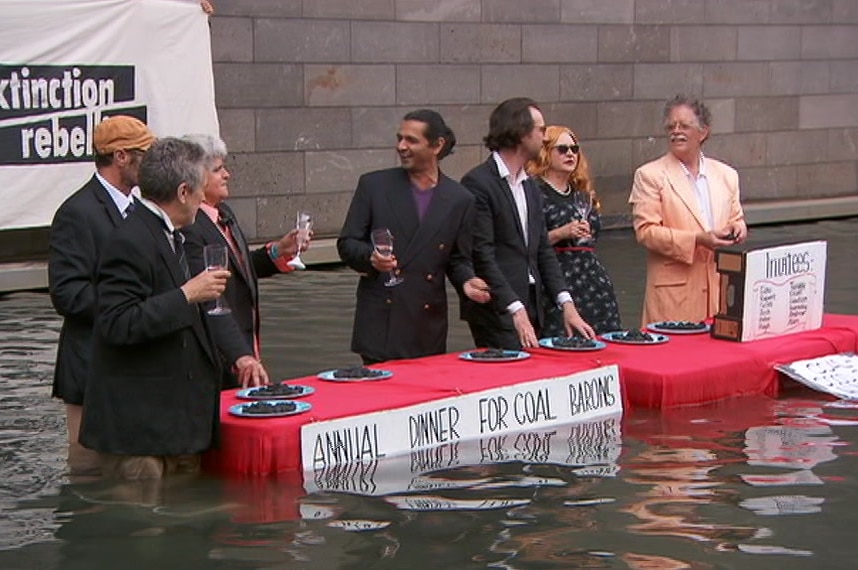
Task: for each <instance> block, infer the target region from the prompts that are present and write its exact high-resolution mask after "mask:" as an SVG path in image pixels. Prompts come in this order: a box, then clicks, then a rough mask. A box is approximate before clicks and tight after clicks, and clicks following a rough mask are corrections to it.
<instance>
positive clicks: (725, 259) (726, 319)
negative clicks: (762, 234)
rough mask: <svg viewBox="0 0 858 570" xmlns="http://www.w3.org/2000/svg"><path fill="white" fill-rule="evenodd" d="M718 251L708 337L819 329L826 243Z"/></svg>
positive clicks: (739, 337) (742, 338) (773, 334)
mask: <svg viewBox="0 0 858 570" xmlns="http://www.w3.org/2000/svg"><path fill="white" fill-rule="evenodd" d="M742 247H743V246H732V247H729V248H723V249H719V250H718V252H717V266H718V271H719V272H720V273H721V291H720V307H719V313H718V314H717V315H716V316H715V319H714V323H713V336H715V337H716V338H724V339H730V340H738V341H743V342H744V341H749V340H757V339H763V338H772V337H776V336H780V335H784V334H789V333H797V332H802V331H808V330H814V329H818V328H819V327H821V326H822V316H823V298H824V293H825V267H826V261H827V252H828V249H827V243H826V242H825V241H810V242H804V243H796V244H789V245H780V246H774V247H765V248H759V249H747V250H743V249H742Z"/></svg>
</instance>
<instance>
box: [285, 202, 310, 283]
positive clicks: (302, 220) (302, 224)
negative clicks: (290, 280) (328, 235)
mask: <svg viewBox="0 0 858 570" xmlns="http://www.w3.org/2000/svg"><path fill="white" fill-rule="evenodd" d="M295 228H296V229H297V230H298V235H297V236H296V237H295V241H296V243H297V244H298V253H296V254H295V257H293V258H292V259H290V260H289V261H288V262H287V264H286V265H289V266H290V267H294V268H295V269H307V266H306V265H304V262H303V261H301V250H302V249H304V246H306V245H307V243H308V242H309V241H310V230H311V229H312V228H313V216H312V215H311V214H310V212H307V211H304V210H298V214H297V216H295Z"/></svg>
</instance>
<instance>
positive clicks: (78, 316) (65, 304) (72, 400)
mask: <svg viewBox="0 0 858 570" xmlns="http://www.w3.org/2000/svg"><path fill="white" fill-rule="evenodd" d="M154 141H155V135H153V134H152V132H151V131H150V130H149V128H148V127H147V126H146V125H145V124H143V122H141V121H139V120H138V119H135V118H134V117H129V116H125V115H117V116H114V117H109V118H107V119H105V120H104V121H102V122H101V123H99V124H98V126H96V128H95V133H94V134H93V146H94V150H95V168H96V173H95V174H94V175H93V177H92V178H91V179H90V180H89V182H87V183H86V184H85V185H84V186H83V187H82V188H80V189H79V190H77V191H76V192H75V193H74V194H72V195H71V196H70V197H69V198H68V199H67V200H66V201H65V202H63V204H62V205H61V206H60V207H59V209H58V210H57V211H56V213H55V214H54V219H53V222H52V223H51V232H50V241H49V244H50V252H49V257H48V289H49V291H50V294H51V302H52V303H53V305H54V308H55V309H56V311H57V313H59V314H60V315H61V316H62V317H63V325H62V329H61V330H60V341H59V346H58V347H57V362H56V367H55V368H54V383H53V389H52V393H51V395H52V396H54V397H56V398H62V400H63V402H65V405H66V422H67V426H68V439H69V452H68V453H69V455H68V459H69V468H70V470H71V472H72V473H73V474H83V473H85V472H87V471H92V470H94V469H96V468H97V462H96V461H95V458H94V457H92V454H91V453H90V452H88V450H86V449H85V448H82V447H81V446H80V444H79V443H78V434H79V431H80V414H81V405H82V404H83V397H84V390H85V385H86V376H87V373H88V372H89V359H90V353H91V349H92V324H93V319H94V318H95V271H96V265H97V263H98V256H99V253H100V252H101V249H102V247H103V246H104V245H105V244H106V243H107V241H108V239H109V238H110V235H111V234H112V233H113V230H114V229H116V227H117V226H118V225H119V224H120V222H122V220H123V219H124V218H125V216H126V215H127V214H126V213H127V212H128V210H129V208H133V206H134V196H133V195H132V193H131V190H132V189H133V188H134V187H135V186H137V171H138V168H139V167H140V160H141V158H142V157H143V153H144V152H145V151H146V149H148V148H149V147H150V146H151V145H152V143H153V142H154Z"/></svg>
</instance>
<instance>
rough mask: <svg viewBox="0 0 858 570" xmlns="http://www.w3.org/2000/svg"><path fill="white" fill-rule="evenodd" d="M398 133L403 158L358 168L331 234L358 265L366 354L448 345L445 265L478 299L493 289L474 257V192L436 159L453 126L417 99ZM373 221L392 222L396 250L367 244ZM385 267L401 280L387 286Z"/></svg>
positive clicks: (357, 343)
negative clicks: (383, 166)
mask: <svg viewBox="0 0 858 570" xmlns="http://www.w3.org/2000/svg"><path fill="white" fill-rule="evenodd" d="M396 140H397V144H396V151H397V154H398V155H399V161H400V164H401V166H400V167H398V168H390V169H387V170H379V171H376V172H370V173H368V174H364V175H363V176H361V177H360V180H359V181H358V185H357V190H355V194H354V197H353V198H352V203H351V206H350V207H349V211H348V214H347V216H346V220H345V223H344V224H343V229H342V231H341V233H340V237H339V239H338V240H337V251H338V252H339V254H340V258H341V259H342V260H343V261H344V262H345V263H346V264H347V265H348V266H349V267H351V268H352V269H354V270H355V271H357V272H358V273H359V274H360V279H359V281H358V286H357V305H356V307H355V318H354V328H353V331H352V350H353V351H354V352H356V353H358V354H359V355H361V358H362V359H363V362H364V363H365V364H372V363H375V362H382V361H385V360H392V359H400V358H416V357H419V356H427V355H431V354H442V353H444V352H446V351H447V350H446V346H447V295H446V290H445V285H444V276H445V274H446V276H447V277H448V278H449V279H450V282H451V283H452V284H453V285H454V286H455V287H456V289H457V290H458V291H459V292H460V293H463V294H464V295H465V296H466V297H468V298H469V299H472V300H473V301H474V302H476V303H480V302H487V301H488V299H489V297H488V292H487V291H486V284H485V282H484V281H483V280H482V279H480V278H478V277H476V275H475V273H474V268H473V266H472V264H471V259H470V257H471V226H472V223H473V215H474V200H473V197H472V196H471V195H470V194H469V193H468V191H467V190H465V189H464V188H462V187H461V186H460V185H459V184H458V183H457V182H455V181H453V180H451V179H450V178H448V177H447V176H445V175H444V174H443V173H442V172H441V170H440V168H439V162H440V160H441V159H443V158H444V157H445V156H447V155H448V154H449V153H450V151H451V150H452V149H453V146H454V145H455V144H456V138H455V136H454V135H453V131H452V130H451V129H450V128H449V127H448V126H447V125H446V123H445V122H444V119H443V118H442V117H441V115H439V114H438V113H436V112H435V111H431V110H428V109H422V110H418V111H413V112H411V113H408V114H407V115H405V117H404V118H403V119H402V122H401V123H400V126H399V131H398V132H397V134H396ZM378 229H388V230H390V233H391V234H392V235H393V241H394V250H393V251H394V255H384V254H383V253H382V252H380V251H379V250H377V249H375V248H374V247H373V243H372V240H371V233H372V231H373V230H378ZM391 275H393V276H395V277H398V278H399V279H402V281H401V282H400V283H399V284H398V285H393V286H389V285H388V284H387V283H388V282H389V278H390V276H391Z"/></svg>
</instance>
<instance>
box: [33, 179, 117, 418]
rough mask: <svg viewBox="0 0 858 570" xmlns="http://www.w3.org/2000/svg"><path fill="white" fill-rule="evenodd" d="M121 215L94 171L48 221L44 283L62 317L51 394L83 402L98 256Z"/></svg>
mask: <svg viewBox="0 0 858 570" xmlns="http://www.w3.org/2000/svg"><path fill="white" fill-rule="evenodd" d="M121 222H122V215H121V214H120V213H119V210H118V209H117V208H116V204H115V203H114V202H113V199H112V198H111V197H110V194H108V193H107V190H106V189H105V188H104V186H103V185H102V184H101V182H99V181H98V178H96V177H95V176H93V177H92V178H91V179H90V180H89V182H87V183H86V184H85V185H84V186H83V187H81V188H80V189H79V190H77V191H76V192H75V193H74V194H72V195H71V196H70V197H69V198H68V199H67V200H66V201H65V202H63V204H62V205H61V206H60V207H59V209H58V210H57V212H56V214H54V219H53V221H52V222H51V232H50V238H49V239H50V242H49V243H50V254H49V257H48V288H49V290H50V294H51V301H52V302H53V304H54V308H55V309H56V311H57V313H59V314H60V315H61V316H62V317H63V325H62V329H61V330H60V341H59V346H58V347H57V363H56V367H55V368H54V383H53V389H52V395H53V396H55V397H59V398H62V399H63V400H64V401H65V402H66V403H68V404H78V405H80V404H82V403H83V396H84V389H85V386H86V375H87V373H88V371H89V360H90V353H91V351H92V323H93V319H94V317H95V273H96V269H97V265H98V256H99V253H100V251H101V249H102V247H103V246H104V245H105V244H106V243H107V241H108V239H109V238H110V235H111V234H112V233H113V230H115V229H116V227H117V226H118V225H119V224H120V223H121Z"/></svg>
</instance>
